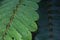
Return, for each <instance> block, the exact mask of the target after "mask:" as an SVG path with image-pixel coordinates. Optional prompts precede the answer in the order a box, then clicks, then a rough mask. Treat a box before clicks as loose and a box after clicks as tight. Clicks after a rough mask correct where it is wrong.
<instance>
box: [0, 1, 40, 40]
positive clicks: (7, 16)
mask: <svg viewBox="0 0 60 40" xmlns="http://www.w3.org/2000/svg"><path fill="white" fill-rule="evenodd" d="M39 1H40V0H4V1H3V2H2V5H1V6H0V40H13V39H14V40H32V34H31V32H34V31H36V30H37V24H36V23H35V21H37V20H38V19H39V15H38V14H37V12H36V10H37V9H38V5H37V2H39Z"/></svg>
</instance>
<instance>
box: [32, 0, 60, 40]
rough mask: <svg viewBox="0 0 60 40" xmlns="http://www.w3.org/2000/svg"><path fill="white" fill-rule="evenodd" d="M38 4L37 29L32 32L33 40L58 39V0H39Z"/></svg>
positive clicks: (59, 18)
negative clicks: (38, 17)
mask: <svg viewBox="0 0 60 40" xmlns="http://www.w3.org/2000/svg"><path fill="white" fill-rule="evenodd" d="M38 4H39V9H38V11H37V12H38V13H39V15H40V19H39V20H38V22H37V24H38V28H39V29H38V30H37V32H35V33H33V40H60V0H41V1H40V2H39V3H38ZM50 19H51V20H52V21H51V23H49V20H50ZM50 25H51V28H50ZM50 32H52V35H51V33H50Z"/></svg>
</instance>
